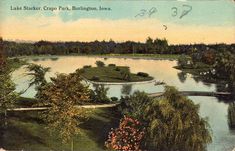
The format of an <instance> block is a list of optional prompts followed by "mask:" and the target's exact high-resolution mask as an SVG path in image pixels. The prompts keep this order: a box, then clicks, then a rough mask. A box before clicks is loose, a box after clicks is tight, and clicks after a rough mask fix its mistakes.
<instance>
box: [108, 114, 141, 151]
mask: <svg viewBox="0 0 235 151" xmlns="http://www.w3.org/2000/svg"><path fill="white" fill-rule="evenodd" d="M143 136H144V130H143V128H142V124H141V123H140V122H139V121H138V120H136V119H133V118H129V117H124V118H123V119H121V121H120V124H119V127H118V128H116V129H114V130H112V131H111V132H110V133H109V136H108V140H107V141H106V142H105V146H106V147H107V148H108V149H110V150H118V151H141V141H142V139H143Z"/></svg>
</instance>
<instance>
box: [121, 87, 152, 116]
mask: <svg viewBox="0 0 235 151" xmlns="http://www.w3.org/2000/svg"><path fill="white" fill-rule="evenodd" d="M151 100H152V98H150V97H148V95H147V94H146V93H145V92H140V91H135V92H134V93H133V94H132V95H130V96H126V97H122V98H121V100H120V101H121V108H122V109H121V110H122V114H123V115H128V116H130V117H134V118H136V119H139V120H142V119H143V118H142V114H143V112H144V109H145V108H146V106H147V104H148V103H149V102H151Z"/></svg>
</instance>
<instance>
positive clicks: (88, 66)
mask: <svg viewBox="0 0 235 151" xmlns="http://www.w3.org/2000/svg"><path fill="white" fill-rule="evenodd" d="M91 67H92V66H91V65H85V66H83V68H91Z"/></svg>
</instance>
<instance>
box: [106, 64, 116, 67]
mask: <svg viewBox="0 0 235 151" xmlns="http://www.w3.org/2000/svg"><path fill="white" fill-rule="evenodd" d="M108 66H109V67H116V65H115V64H109V65H108Z"/></svg>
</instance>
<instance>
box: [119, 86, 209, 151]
mask: <svg viewBox="0 0 235 151" xmlns="http://www.w3.org/2000/svg"><path fill="white" fill-rule="evenodd" d="M121 100H122V102H123V100H124V102H125V103H122V104H121V106H122V112H123V114H125V115H127V116H129V117H133V118H135V119H137V120H139V121H140V122H141V123H142V124H143V127H145V135H144V139H143V141H144V144H145V149H148V150H155V151H166V150H167V151H175V150H180V151H203V150H205V147H206V144H207V143H210V142H211V135H210V128H209V124H208V123H207V121H206V119H204V118H201V117H200V116H199V114H198V112H199V111H198V110H199V105H195V104H194V103H193V102H192V101H191V100H189V99H188V98H186V97H184V96H182V95H181V94H180V93H179V92H178V91H177V90H176V89H175V88H174V87H169V86H166V88H165V93H164V94H163V96H161V97H159V98H155V99H154V98H150V97H148V95H147V94H145V93H144V92H135V93H134V94H133V95H131V96H129V97H126V98H122V99H121Z"/></svg>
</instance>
